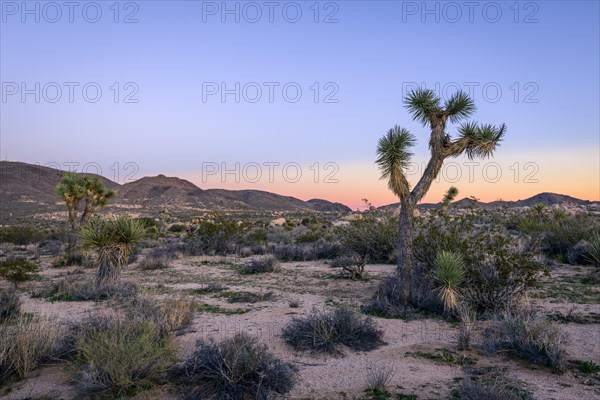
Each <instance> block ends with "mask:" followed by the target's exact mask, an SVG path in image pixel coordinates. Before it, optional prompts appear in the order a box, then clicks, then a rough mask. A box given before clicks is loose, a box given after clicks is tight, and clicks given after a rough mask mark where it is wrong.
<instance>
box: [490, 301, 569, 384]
mask: <svg viewBox="0 0 600 400" xmlns="http://www.w3.org/2000/svg"><path fill="white" fill-rule="evenodd" d="M483 335H484V342H483V348H484V349H485V350H487V351H488V352H497V351H500V350H509V351H511V352H513V353H514V354H516V355H517V356H519V357H521V358H523V359H526V360H529V361H532V362H535V363H541V364H544V365H547V366H549V367H550V368H551V369H552V371H553V372H557V373H560V372H563V371H564V370H565V369H566V364H567V354H566V349H565V344H566V341H567V336H566V334H565V333H563V332H562V331H561V330H560V327H559V326H558V324H556V323H555V322H552V321H548V320H547V319H546V318H544V317H543V316H541V315H539V314H537V313H536V312H534V311H532V310H530V309H523V310H520V311H516V312H512V313H510V312H506V313H505V314H504V315H503V316H502V317H501V318H497V319H495V320H494V321H493V324H492V326H491V327H489V328H486V329H485V330H484V331H483Z"/></svg>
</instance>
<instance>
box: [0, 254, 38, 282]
mask: <svg viewBox="0 0 600 400" xmlns="http://www.w3.org/2000/svg"><path fill="white" fill-rule="evenodd" d="M39 270H40V267H39V266H38V265H37V264H34V263H32V262H31V261H28V260H26V259H25V258H9V259H7V260H5V261H0V277H2V278H4V279H6V280H7V281H9V282H10V283H12V284H13V285H15V288H16V287H18V285H19V284H20V283H23V282H27V281H30V280H32V279H34V278H36V277H37V276H38V272H39Z"/></svg>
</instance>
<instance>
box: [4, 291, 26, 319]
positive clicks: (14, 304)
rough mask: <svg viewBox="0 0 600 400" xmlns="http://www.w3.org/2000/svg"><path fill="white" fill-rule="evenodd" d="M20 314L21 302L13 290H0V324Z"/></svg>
mask: <svg viewBox="0 0 600 400" xmlns="http://www.w3.org/2000/svg"><path fill="white" fill-rule="evenodd" d="M20 312H21V300H20V299H19V295H18V294H17V292H16V291H14V290H13V289H0V323H2V322H3V321H6V320H7V319H9V318H14V317H16V316H17V315H19V313H20Z"/></svg>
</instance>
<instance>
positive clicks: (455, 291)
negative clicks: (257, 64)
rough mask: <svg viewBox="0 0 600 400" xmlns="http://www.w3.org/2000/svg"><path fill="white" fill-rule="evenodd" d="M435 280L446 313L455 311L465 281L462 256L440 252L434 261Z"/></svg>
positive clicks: (449, 252)
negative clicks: (460, 289)
mask: <svg viewBox="0 0 600 400" xmlns="http://www.w3.org/2000/svg"><path fill="white" fill-rule="evenodd" d="M434 264H435V269H434V270H433V277H434V279H435V280H436V281H437V282H438V283H439V284H440V286H439V288H438V289H437V290H438V291H439V293H440V298H441V300H442V302H443V303H444V309H445V310H446V311H452V310H455V309H456V307H457V306H458V303H459V288H460V286H461V285H462V284H463V282H464V281H465V275H466V271H465V263H464V261H463V259H462V256H461V255H460V254H457V253H453V252H451V251H445V250H443V251H440V252H439V253H438V255H437V257H436V258H435V261H434Z"/></svg>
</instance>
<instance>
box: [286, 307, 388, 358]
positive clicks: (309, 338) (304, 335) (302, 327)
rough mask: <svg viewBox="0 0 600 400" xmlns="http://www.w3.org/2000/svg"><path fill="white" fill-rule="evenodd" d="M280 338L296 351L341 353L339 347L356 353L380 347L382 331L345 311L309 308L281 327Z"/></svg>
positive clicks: (341, 309)
mask: <svg viewBox="0 0 600 400" xmlns="http://www.w3.org/2000/svg"><path fill="white" fill-rule="evenodd" d="M282 337H283V339H284V340H285V341H286V342H287V343H288V344H290V345H291V346H292V347H294V348H295V349H297V350H311V351H316V352H324V353H335V354H343V352H342V350H341V347H340V346H341V345H345V346H347V347H348V348H350V349H353V350H359V351H369V350H374V349H376V348H378V347H380V346H382V345H383V344H384V342H383V340H382V338H383V330H381V329H379V328H378V327H377V324H376V323H375V321H374V320H373V319H372V318H369V317H363V316H360V315H359V314H357V313H356V312H354V311H352V310H350V309H348V308H338V309H336V310H334V311H332V312H326V311H320V310H317V309H313V310H312V311H311V312H310V313H309V314H308V315H307V316H305V317H294V318H292V320H291V321H290V322H289V323H288V324H287V325H286V326H285V327H284V328H283V331H282Z"/></svg>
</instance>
